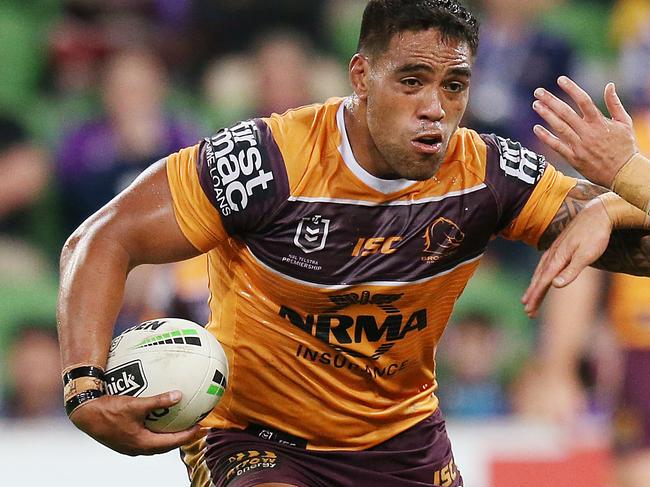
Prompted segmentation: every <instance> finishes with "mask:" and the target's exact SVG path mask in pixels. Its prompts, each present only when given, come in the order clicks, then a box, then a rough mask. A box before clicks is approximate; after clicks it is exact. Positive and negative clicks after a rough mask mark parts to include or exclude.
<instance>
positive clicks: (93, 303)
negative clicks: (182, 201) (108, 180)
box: [57, 160, 202, 455]
mask: <svg viewBox="0 0 650 487" xmlns="http://www.w3.org/2000/svg"><path fill="white" fill-rule="evenodd" d="M197 254H199V252H198V251H197V250H196V249H195V248H194V247H193V246H192V245H191V244H190V243H189V242H188V241H187V239H186V238H185V237H184V236H183V234H182V233H181V230H180V229H179V227H178V224H177V223H176V219H175V217H174V209H173V206H172V198H171V192H170V188H169V186H168V182H167V176H166V168H165V161H164V160H163V161H159V162H157V163H156V164H154V165H153V166H152V167H151V168H149V169H148V170H147V171H145V172H144V173H143V174H142V175H141V176H140V177H139V178H138V179H137V180H136V181H135V182H134V183H133V184H132V185H131V186H129V188H127V189H126V190H125V191H124V192H122V193H121V194H120V195H119V196H117V197H116V198H115V199H113V200H112V201H111V202H110V203H108V204H107V205H106V206H105V207H104V208H102V209H101V210H99V211H98V212H97V213H96V214H94V215H93V216H92V217H90V218H89V219H88V220H87V221H86V222H84V223H83V224H82V225H81V226H80V227H79V228H78V229H77V230H76V231H75V232H74V233H73V234H72V236H71V237H70V238H69V239H68V241H67V242H66V244H65V246H64V248H63V252H62V255H61V284H60V291H59V302H58V310H57V315H58V316H57V319H58V330H59V340H60V343H61V356H62V360H63V366H64V367H70V366H73V365H79V364H93V365H96V366H99V367H104V366H105V364H106V358H107V354H108V348H109V344H110V340H111V336H112V331H113V324H114V322H115V319H116V317H117V314H118V312H119V310H120V307H121V304H122V297H123V294H124V284H125V281H126V277H127V275H128V273H129V271H130V270H131V269H133V268H134V267H135V266H137V265H139V264H145V263H148V264H157V263H165V262H172V261H178V260H183V259H187V258H190V257H193V256H195V255H197ZM179 400H180V395H179V394H176V393H168V394H160V395H158V396H154V397H147V398H141V397H128V396H102V397H99V398H96V399H94V400H92V401H88V402H85V403H84V404H82V405H81V406H80V407H78V408H77V409H75V410H74V412H73V413H72V414H71V416H70V419H71V420H72V421H73V422H74V423H75V425H76V426H77V427H78V428H79V429H81V430H83V431H84V432H86V433H87V434H88V435H90V436H92V437H93V438H94V439H96V440H97V441H99V442H101V443H103V444H104V445H106V446H108V447H109V448H112V449H113V450H115V451H118V452H120V453H125V454H129V455H139V454H154V453H161V452H165V451H169V450H171V449H173V448H177V447H178V446H180V445H183V444H185V443H188V442H191V441H193V440H195V439H196V438H198V437H199V436H200V435H201V434H202V433H201V431H200V429H199V428H198V427H197V426H195V427H194V428H191V429H189V430H185V431H181V432H178V433H153V432H151V431H149V430H147V429H146V428H145V427H144V419H145V417H146V415H147V414H148V413H149V411H151V410H153V409H158V408H164V407H170V406H172V405H173V404H175V403H177V402H178V401H179Z"/></svg>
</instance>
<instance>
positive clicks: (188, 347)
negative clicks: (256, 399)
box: [104, 318, 228, 432]
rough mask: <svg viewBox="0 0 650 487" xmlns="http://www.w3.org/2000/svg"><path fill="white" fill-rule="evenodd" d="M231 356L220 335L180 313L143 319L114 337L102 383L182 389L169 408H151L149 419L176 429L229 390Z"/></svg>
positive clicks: (130, 392) (109, 387)
mask: <svg viewBox="0 0 650 487" xmlns="http://www.w3.org/2000/svg"><path fill="white" fill-rule="evenodd" d="M227 380H228V360H227V358H226V354H225V353H224V351H223V348H222V347H221V344H220V343H219V342H218V341H217V339H216V338H215V337H214V336H213V335H212V334H211V333H210V332H208V331H207V330H205V329H204V328H203V327H202V326H200V325H197V324H196V323H194V322H192V321H188V320H183V319H180V318H161V319H158V320H151V321H145V322H144V323H141V324H140V325H138V326H134V327H133V328H129V329H128V330H126V331H125V332H124V333H122V334H121V335H119V336H117V337H115V338H114V339H113V341H112V343H111V348H110V351H109V355H108V363H107V366H106V374H105V377H104V383H105V386H106V392H107V394H110V395H117V394H119V395H127V396H143V397H148V396H155V395H157V394H161V393H163V392H169V391H172V390H179V391H181V392H182V393H183V398H182V399H181V401H180V402H179V403H177V404H176V405H174V406H172V407H171V408H165V409H157V410H155V411H152V412H151V413H150V414H149V415H148V416H147V419H146V421H145V425H146V427H147V428H149V429H150V430H152V431H157V432H174V431H181V430H184V429H186V428H189V427H191V426H192V425H193V424H195V423H197V422H198V421H200V420H201V419H203V418H205V417H206V416H207V415H208V414H209V413H210V411H212V409H213V408H214V407H215V406H216V405H217V403H218V402H219V400H220V399H221V396H223V393H224V392H225V390H226V387H227Z"/></svg>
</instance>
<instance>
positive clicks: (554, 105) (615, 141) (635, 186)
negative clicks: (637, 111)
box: [533, 76, 650, 214]
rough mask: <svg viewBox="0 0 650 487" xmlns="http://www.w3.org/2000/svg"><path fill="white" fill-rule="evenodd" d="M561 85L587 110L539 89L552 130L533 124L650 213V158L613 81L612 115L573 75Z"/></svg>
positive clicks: (595, 177)
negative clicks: (606, 113) (640, 145)
mask: <svg viewBox="0 0 650 487" xmlns="http://www.w3.org/2000/svg"><path fill="white" fill-rule="evenodd" d="M558 84H559V85H560V87H561V88H562V89H563V90H564V91H565V92H566V93H567V95H569V97H571V99H572V100H573V101H574V102H575V103H576V105H577V106H578V107H579V109H580V112H581V113H580V114H579V113H577V112H576V111H574V110H573V108H571V107H570V106H569V105H568V104H566V103H565V102H564V101H562V100H560V99H559V98H557V97H556V96H554V95H553V94H551V93H549V92H548V91H546V90H544V89H543V88H538V89H537V90H535V97H536V98H537V100H536V101H535V102H534V103H533V108H534V109H535V111H536V112H537V113H538V114H539V115H540V116H541V117H542V118H543V119H544V120H545V121H546V122H547V123H548V125H549V127H550V129H551V130H548V129H546V128H545V127H542V126H541V125H537V126H535V127H534V129H533V131H534V132H535V134H536V135H537V137H538V138H539V139H540V140H541V141H542V142H544V143H545V144H546V145H548V146H549V147H551V148H552V149H553V150H555V151H556V152H558V153H559V154H561V155H562V156H563V157H564V158H565V159H566V160H567V161H568V162H569V163H570V164H571V165H572V166H573V167H574V168H576V169H577V170H578V171H580V172H581V173H582V174H583V175H584V176H585V177H586V178H588V179H589V180H590V181H593V182H594V183H597V184H600V185H602V186H605V187H607V188H611V189H612V190H613V191H614V192H616V193H617V194H619V195H620V196H621V197H622V198H623V199H625V200H627V201H628V202H630V203H632V204H633V205H635V206H637V207H638V208H640V209H642V210H643V211H645V212H646V213H648V214H650V160H649V159H648V158H646V157H644V156H643V155H641V154H640V153H639V149H638V146H637V141H636V137H635V134H634V126H633V123H632V118H631V117H630V115H629V114H628V113H627V111H626V110H625V107H623V104H622V103H621V100H620V99H619V97H618V95H617V93H616V88H615V86H614V84H613V83H608V84H607V86H606V87H605V93H604V99H605V105H606V106H607V109H608V111H609V114H610V115H611V118H607V117H605V116H604V115H603V114H602V113H601V111H600V110H599V109H598V108H597V107H596V105H595V104H594V102H593V101H592V99H591V97H590V96H589V95H588V94H587V93H586V92H585V91H584V90H583V89H582V88H580V87H579V86H578V85H577V84H576V83H575V82H573V81H572V80H571V79H569V78H567V77H566V76H561V77H560V78H559V79H558ZM551 131H552V132H551Z"/></svg>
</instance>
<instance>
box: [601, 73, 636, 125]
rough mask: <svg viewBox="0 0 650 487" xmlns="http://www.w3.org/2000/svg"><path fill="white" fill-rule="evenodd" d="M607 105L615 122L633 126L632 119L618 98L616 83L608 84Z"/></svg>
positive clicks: (606, 88) (606, 92)
mask: <svg viewBox="0 0 650 487" xmlns="http://www.w3.org/2000/svg"><path fill="white" fill-rule="evenodd" d="M605 105H606V106H607V110H608V111H609V114H610V115H611V117H612V118H613V119H614V120H616V121H618V122H622V123H624V124H626V125H632V117H630V115H629V113H627V111H626V110H625V107H624V106H623V103H622V102H621V99H620V98H619V97H618V93H616V86H615V85H614V83H607V86H605Z"/></svg>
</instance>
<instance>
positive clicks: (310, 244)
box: [293, 215, 330, 254]
mask: <svg viewBox="0 0 650 487" xmlns="http://www.w3.org/2000/svg"><path fill="white" fill-rule="evenodd" d="M329 228H330V221H329V220H325V219H323V218H322V217H321V215H314V216H307V217H305V218H303V219H302V220H300V222H299V223H298V228H297V229H296V236H295V237H294V238H293V243H294V244H296V247H298V248H300V249H302V251H303V252H304V253H306V254H310V253H312V252H317V251H319V250H323V248H325V241H326V240H327V235H328V233H329Z"/></svg>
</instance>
